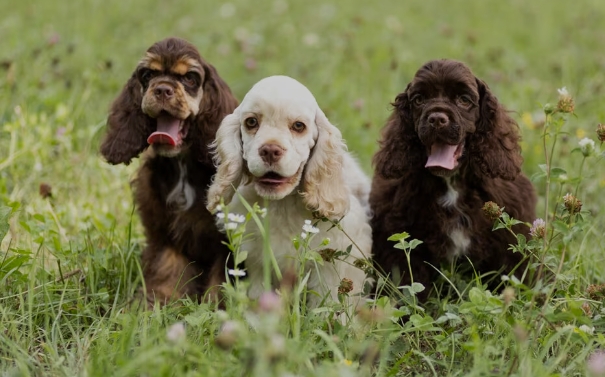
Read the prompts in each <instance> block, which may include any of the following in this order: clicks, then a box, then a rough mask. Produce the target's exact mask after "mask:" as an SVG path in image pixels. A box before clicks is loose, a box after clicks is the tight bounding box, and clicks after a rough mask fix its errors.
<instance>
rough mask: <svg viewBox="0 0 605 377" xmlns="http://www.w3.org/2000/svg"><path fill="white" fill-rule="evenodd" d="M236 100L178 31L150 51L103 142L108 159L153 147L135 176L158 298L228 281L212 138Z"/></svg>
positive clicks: (152, 291)
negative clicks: (216, 209) (214, 208)
mask: <svg viewBox="0 0 605 377" xmlns="http://www.w3.org/2000/svg"><path fill="white" fill-rule="evenodd" d="M236 107H237V101H236V99H235V98H234V97H233V95H232V94H231V91H230V89H229V87H228V86H227V84H225V82H224V81H223V80H222V79H221V78H220V77H219V75H218V73H217V72H216V70H215V69H214V67H213V66H211V65H210V64H208V63H207V62H206V61H204V59H202V58H201V56H200V54H199V53H198V51H197V49H196V48H195V47H194V46H193V45H191V44H190V43H188V42H186V41H184V40H182V39H178V38H168V39H165V40H162V41H160V42H157V43H155V44H154V45H153V46H151V47H150V48H149V49H148V50H147V52H146V54H145V56H144V57H143V58H142V59H141V61H140V62H139V64H138V66H137V68H136V69H135V71H134V73H133V74H132V76H131V78H130V79H129V80H128V82H127V83H126V85H125V87H124V89H123V90H122V93H121V94H120V95H119V96H118V98H117V99H116V100H115V101H114V102H113V104H112V106H111V110H110V112H109V118H108V121H107V127H108V133H107V136H106V137H105V140H104V141H103V143H102V145H101V154H102V155H103V156H104V157H105V158H106V159H107V161H108V162H109V163H111V164H120V163H123V164H129V163H130V161H131V160H132V159H133V158H135V157H137V156H139V154H141V152H143V151H144V150H145V149H147V148H148V147H150V148H149V149H148V150H147V152H146V153H145V159H144V161H143V163H142V166H141V168H140V169H139V171H138V174H137V177H136V179H135V180H134V181H133V188H134V196H135V202H136V205H137V207H138V211H139V214H140V216H141V220H142V223H143V226H144V228H145V236H146V239H147V246H146V248H145V250H144V251H143V256H142V259H143V261H142V262H143V268H144V270H143V273H144V277H145V285H146V289H147V297H148V300H149V301H150V303H152V302H153V300H154V299H155V300H158V301H159V302H162V303H163V302H165V301H166V300H168V299H170V298H180V297H182V296H183V295H185V294H187V295H190V296H196V297H198V298H201V297H202V296H203V295H204V294H205V293H206V292H207V290H208V289H209V288H211V287H212V286H214V285H216V284H219V283H220V282H221V281H222V280H224V264H225V260H226V256H227V254H228V250H227V249H226V247H225V246H224V245H222V244H221V241H222V240H223V235H222V233H220V232H219V231H218V230H217V228H216V225H215V221H214V218H213V216H212V215H211V214H210V213H209V212H208V211H207V210H206V208H205V203H206V190H207V188H208V185H209V184H210V180H211V178H212V176H213V175H214V173H215V172H216V169H215V167H214V165H213V162H212V157H211V155H210V154H209V151H208V147H207V145H208V144H209V143H210V142H212V141H213V140H214V137H215V134H216V130H217V128H218V126H219V124H220V122H221V121H222V119H223V118H224V117H225V115H227V114H231V113H232V112H233V110H234V109H235V108H236Z"/></svg>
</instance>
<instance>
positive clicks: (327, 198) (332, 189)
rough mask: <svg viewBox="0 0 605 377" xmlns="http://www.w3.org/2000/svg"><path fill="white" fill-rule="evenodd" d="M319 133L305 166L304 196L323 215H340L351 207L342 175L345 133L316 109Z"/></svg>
mask: <svg viewBox="0 0 605 377" xmlns="http://www.w3.org/2000/svg"><path fill="white" fill-rule="evenodd" d="M315 124H316V125H317V128H318V131H319V135H318V137H317V143H316V144H315V147H313V150H312V151H311V158H310V159H309V161H307V164H306V166H305V173H304V178H303V181H304V183H303V185H304V191H303V193H302V196H303V199H304V201H305V204H306V205H307V207H308V208H309V209H310V210H312V211H317V212H318V214H319V215H320V216H322V217H327V218H339V217H342V216H344V215H345V214H346V213H347V211H348V210H349V189H348V187H347V185H346V182H345V179H344V174H343V160H344V154H345V153H346V145H345V143H344V141H343V140H342V134H341V133H340V130H338V128H336V127H334V126H333V125H332V124H331V123H330V122H329V121H328V118H326V115H325V114H324V113H323V111H321V109H319V108H318V109H317V113H316V115H315Z"/></svg>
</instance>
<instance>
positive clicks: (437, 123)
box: [428, 113, 450, 128]
mask: <svg viewBox="0 0 605 377" xmlns="http://www.w3.org/2000/svg"><path fill="white" fill-rule="evenodd" d="M428 121H429V124H430V125H431V126H433V127H437V128H441V127H446V126H447V125H449V124H450V121H449V119H448V117H447V115H445V114H444V113H432V114H431V115H429V118H428Z"/></svg>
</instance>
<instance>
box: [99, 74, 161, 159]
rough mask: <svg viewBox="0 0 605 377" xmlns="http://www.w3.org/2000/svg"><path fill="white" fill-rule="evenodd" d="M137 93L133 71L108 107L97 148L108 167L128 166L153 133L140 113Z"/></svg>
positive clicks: (144, 116) (151, 124)
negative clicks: (102, 136)
mask: <svg viewBox="0 0 605 377" xmlns="http://www.w3.org/2000/svg"><path fill="white" fill-rule="evenodd" d="M141 90H142V88H141V84H140V83H139V80H137V78H136V71H135V73H133V74H132V76H131V77H130V79H129V80H128V82H127V83H126V85H125V86H124V88H123V89H122V92H121V93H120V95H119V96H118V97H117V98H116V99H115V100H114V101H113V104H112V105H111V109H110V110H109V117H108V118H107V135H106V136H105V139H104V140H103V142H102V143H101V148H100V149H101V154H102V155H103V157H105V159H106V160H107V162H109V163H110V164H114V165H115V164H126V165H128V164H130V161H131V160H132V159H133V158H135V157H137V156H138V155H139V154H141V152H143V150H145V148H147V146H148V144H147V136H149V134H150V133H151V132H153V120H152V119H151V118H150V117H149V116H147V115H146V114H145V113H143V110H141V101H142V99H143V94H142V93H141Z"/></svg>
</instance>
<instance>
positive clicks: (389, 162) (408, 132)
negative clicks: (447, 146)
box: [372, 85, 424, 179]
mask: <svg viewBox="0 0 605 377" xmlns="http://www.w3.org/2000/svg"><path fill="white" fill-rule="evenodd" d="M409 87H410V86H409V85H408V86H407V88H406V89H405V91H404V92H403V93H400V94H399V95H398V96H397V97H396V98H395V102H393V104H392V105H393V113H392V114H391V116H390V117H389V119H388V120H387V124H386V126H385V127H384V129H383V131H382V139H381V140H380V141H379V145H380V149H379V150H378V152H376V154H375V155H374V158H373V160H372V162H373V164H374V167H375V170H376V173H377V174H379V175H380V176H382V177H383V178H387V179H392V178H398V177H400V176H401V175H402V174H403V173H404V171H405V169H408V168H411V167H415V166H416V165H419V164H422V163H424V161H423V156H424V155H423V152H422V143H421V142H420V139H419V138H418V135H417V134H416V131H415V128H414V120H413V118H412V110H411V108H410V104H409V100H408V94H407V91H408V89H409Z"/></svg>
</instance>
